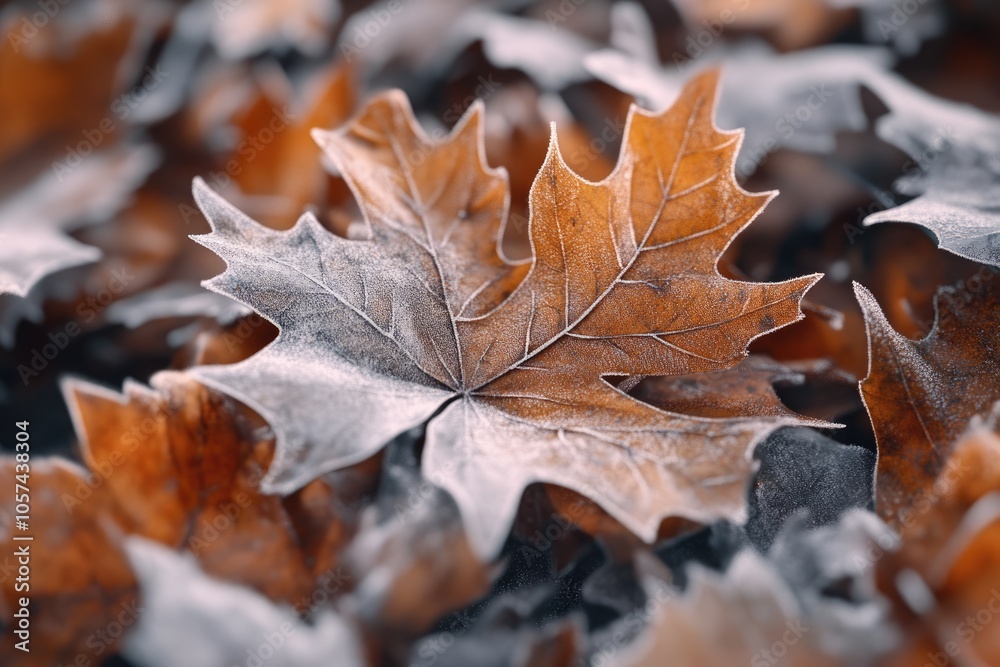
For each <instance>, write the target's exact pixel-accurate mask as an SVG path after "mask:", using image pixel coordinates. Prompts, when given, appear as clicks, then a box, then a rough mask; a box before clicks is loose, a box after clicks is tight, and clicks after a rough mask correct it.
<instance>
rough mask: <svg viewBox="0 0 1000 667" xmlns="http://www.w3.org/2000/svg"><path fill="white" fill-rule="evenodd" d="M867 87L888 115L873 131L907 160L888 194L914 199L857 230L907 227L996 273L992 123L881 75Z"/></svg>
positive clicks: (999, 173) (999, 238)
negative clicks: (883, 225)
mask: <svg viewBox="0 0 1000 667" xmlns="http://www.w3.org/2000/svg"><path fill="white" fill-rule="evenodd" d="M870 85H871V86H872V88H873V89H874V90H875V91H876V93H877V94H878V95H879V97H881V98H882V100H883V101H884V102H885V103H886V105H887V106H888V107H889V109H890V113H889V114H888V115H886V116H884V117H882V118H880V119H879V121H878V125H877V126H876V129H877V131H878V134H879V136H880V137H881V138H882V139H884V140H885V141H887V142H889V143H891V144H893V145H894V146H896V147H898V148H899V149H900V150H902V151H904V152H906V154H907V155H909V156H910V157H911V158H912V160H911V161H909V162H907V163H906V165H904V171H905V172H906V175H905V176H903V177H902V178H900V179H899V180H898V181H897V182H896V183H895V184H894V186H893V187H894V189H896V190H897V191H898V192H901V193H902V194H905V195H911V196H915V197H916V199H913V200H912V201H909V202H906V203H905V204H903V205H901V206H896V207H894V208H890V209H888V210H885V211H878V212H876V213H872V214H871V215H869V216H867V217H866V218H865V220H864V224H865V225H872V224H877V223H880V222H912V223H914V224H918V225H921V226H923V227H926V228H927V229H929V230H931V231H932V232H934V234H935V236H937V238H938V243H939V244H940V246H941V247H942V248H944V249H945V250H948V251H950V252H953V253H955V254H956V255H959V256H960V257H965V258H968V259H972V260H975V261H977V262H983V263H984V264H992V265H994V266H1000V214H998V213H997V210H996V202H997V199H998V198H1000V165H998V164H997V160H996V155H997V154H998V153H1000V117H998V116H996V115H994V114H987V113H984V112H982V111H979V110H978V109H976V108H974V107H971V106H968V105H963V104H957V103H955V102H949V101H946V100H942V99H939V98H937V97H934V96H933V95H929V94H927V93H925V92H924V91H922V90H920V89H919V88H916V87H914V86H912V85H910V84H909V83H907V82H906V81H905V80H903V79H902V78H900V77H898V76H896V75H894V74H891V73H889V72H876V73H874V74H873V75H872V77H871V82H870Z"/></svg>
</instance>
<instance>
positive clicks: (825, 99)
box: [584, 41, 891, 176]
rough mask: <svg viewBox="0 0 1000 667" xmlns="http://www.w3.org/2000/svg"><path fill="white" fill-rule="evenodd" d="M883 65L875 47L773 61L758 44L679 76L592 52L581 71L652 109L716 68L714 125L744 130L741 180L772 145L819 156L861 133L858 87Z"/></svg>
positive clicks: (705, 59) (703, 60)
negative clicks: (841, 138) (840, 136)
mask: <svg viewBox="0 0 1000 667" xmlns="http://www.w3.org/2000/svg"><path fill="white" fill-rule="evenodd" d="M890 62H891V55H890V53H889V52H887V51H886V50H884V49H879V48H874V47H856V46H827V47H821V48H816V49H810V50H806V51H797V52H795V53H791V54H777V53H775V52H774V50H773V49H772V48H771V47H769V46H767V45H766V44H764V43H763V42H754V41H745V42H742V43H740V44H737V45H735V46H732V47H726V48H722V47H717V48H715V49H714V50H711V51H709V52H707V53H706V54H704V55H702V56H701V57H700V58H698V59H697V60H696V61H691V63H690V64H689V65H688V66H687V67H685V68H684V69H680V68H678V67H677V66H675V65H672V64H667V65H663V66H662V67H661V66H660V65H658V64H656V63H652V62H648V61H644V60H639V59H637V58H634V57H631V56H628V55H626V54H625V53H622V52H620V51H614V50H605V51H599V52H596V53H593V54H591V55H589V56H587V58H586V60H585V62H584V64H585V66H586V67H587V69H588V70H589V71H590V72H591V73H592V74H593V75H594V76H595V77H597V78H598V79H601V80H602V81H605V82H606V83H608V84H610V85H612V86H615V87H616V88H618V89H620V90H622V91H624V92H626V93H629V94H631V95H634V96H635V97H636V98H637V99H638V100H640V101H641V102H642V103H643V104H644V105H646V106H649V107H650V108H653V109H662V108H665V107H667V106H669V105H670V104H672V103H673V101H674V100H675V99H677V96H678V95H679V94H680V91H681V88H682V87H683V85H684V82H685V81H686V80H687V79H688V78H689V77H690V76H691V75H692V74H693V73H694V72H697V71H701V70H704V69H708V68H711V67H718V66H721V67H722V90H721V95H720V99H719V112H718V125H719V127H722V128H738V127H742V128H745V129H746V138H745V141H744V144H743V149H742V151H741V152H740V157H739V158H738V160H737V163H736V173H737V174H738V175H740V176H747V175H749V174H750V173H752V172H753V171H754V169H755V168H756V166H757V165H758V164H759V163H760V162H762V161H763V159H764V158H765V157H766V156H767V154H768V153H770V152H774V151H775V150H777V148H778V147H779V146H780V147H783V148H790V149H793V150H799V151H810V152H818V153H826V152H829V151H831V150H833V148H834V147H835V145H836V133H837V132H840V131H845V130H855V131H857V130H862V129H864V128H865V127H866V126H867V123H868V121H867V117H866V116H865V114H864V111H863V109H862V108H861V100H860V89H861V84H862V83H864V82H865V81H866V80H867V79H868V78H869V73H874V72H878V71H880V70H881V69H882V68H884V67H885V66H886V65H888V64H890Z"/></svg>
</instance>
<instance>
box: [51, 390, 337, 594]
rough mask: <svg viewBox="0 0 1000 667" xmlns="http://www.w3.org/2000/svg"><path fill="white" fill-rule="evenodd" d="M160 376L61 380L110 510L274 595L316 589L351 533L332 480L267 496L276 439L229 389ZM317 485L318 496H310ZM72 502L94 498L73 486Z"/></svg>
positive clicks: (130, 530)
mask: <svg viewBox="0 0 1000 667" xmlns="http://www.w3.org/2000/svg"><path fill="white" fill-rule="evenodd" d="M152 384H153V387H152V388H150V387H145V386H142V385H139V384H136V383H132V382H129V383H126V385H125V389H124V393H123V394H118V393H117V392H114V391H110V390H108V389H105V388H103V387H100V386H98V385H94V384H90V383H88V382H84V381H82V380H75V379H73V380H66V381H64V382H63V393H64V394H65V396H66V402H67V404H68V405H69V408H70V413H71V415H72V417H73V422H74V425H75V427H76V430H77V434H78V437H79V439H80V443H81V449H82V454H83V459H84V461H85V462H86V464H87V467H88V468H89V470H90V471H91V473H92V475H93V479H94V486H95V487H96V491H95V492H94V495H96V496H98V497H99V498H100V500H101V502H102V503H104V505H105V506H106V507H107V508H108V509H107V511H106V515H107V516H108V517H114V519H115V521H116V522H117V524H118V525H119V526H120V527H121V530H122V531H123V532H124V533H127V534H130V535H138V536H142V537H146V538H149V539H153V540H156V541H157V542H160V543H163V544H165V545H168V546H170V547H173V548H183V549H187V550H190V551H192V552H193V553H194V554H195V555H197V557H198V559H199V561H200V562H201V564H202V567H204V569H205V570H206V571H207V572H208V573H210V574H215V575H218V576H222V577H225V578H227V579H230V580H233V581H236V582H240V583H243V584H246V585H249V586H252V587H254V588H257V589H258V590H260V591H261V592H263V593H264V594H266V595H267V596H268V597H270V598H272V599H275V600H282V601H286V602H297V601H298V600H299V599H300V598H301V597H303V596H306V595H308V594H310V593H311V591H312V589H313V587H314V586H315V585H316V580H317V577H318V576H319V575H320V574H322V573H323V572H326V571H328V570H331V569H334V568H335V567H336V566H337V564H338V554H339V551H340V546H341V544H342V543H343V542H344V541H345V540H346V538H347V534H348V531H347V526H346V525H345V521H344V520H343V517H341V516H338V514H337V513H336V512H335V511H334V508H335V503H334V502H332V501H333V500H334V499H333V498H332V494H331V493H330V491H329V489H328V488H327V487H326V485H325V484H324V483H323V482H321V481H316V482H313V483H312V484H310V485H308V486H306V487H305V488H303V489H302V490H301V491H300V492H299V493H297V494H295V496H292V497H289V498H284V499H283V498H279V497H277V496H265V495H262V494H261V493H260V489H259V481H260V479H261V478H262V477H263V475H264V470H266V468H267V466H268V464H269V463H270V459H271V449H272V447H271V443H270V442H269V441H268V440H267V439H266V438H265V437H261V436H260V435H259V434H257V433H255V432H254V429H253V427H252V424H251V423H249V422H248V420H247V418H246V416H244V415H241V414H240V413H239V411H238V410H234V409H233V407H232V401H231V399H229V398H228V397H226V396H223V395H221V394H219V393H218V392H215V391H212V390H211V389H209V388H207V387H204V386H203V385H201V384H199V383H197V382H195V381H194V380H192V379H191V378H188V377H187V376H185V375H184V374H183V373H176V372H162V373H159V374H157V375H155V376H154V377H153V381H152ZM313 495H319V496H320V498H319V502H315V501H314V502H312V503H308V502H303V498H311V497H312V496H313ZM324 497H325V498H326V500H325V501H324V500H323V498H324ZM65 502H67V503H68V507H69V508H70V509H71V510H72V509H74V508H75V507H77V506H79V505H82V504H84V503H85V502H90V500H89V499H88V498H87V497H80V495H79V494H77V495H75V496H71V497H68V500H65ZM312 524H317V525H319V526H321V528H317V526H316V525H312ZM300 528H306V529H307V530H306V531H303V530H300ZM303 532H306V533H307V535H308V538H307V537H304V536H303ZM262 565H266V566H265V567H262Z"/></svg>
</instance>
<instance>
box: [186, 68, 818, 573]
mask: <svg viewBox="0 0 1000 667" xmlns="http://www.w3.org/2000/svg"><path fill="white" fill-rule="evenodd" d="M716 87H717V75H716V74H715V73H714V72H713V73H707V74H704V75H702V76H700V77H698V78H697V79H695V80H694V81H693V82H692V83H691V84H690V85H689V86H688V87H687V89H686V90H685V92H684V94H683V95H682V96H681V99H680V100H679V101H678V102H677V104H676V105H675V106H674V107H673V108H672V109H671V110H669V111H667V112H665V113H663V114H660V115H654V114H649V113H646V112H643V111H640V110H637V109H634V108H633V109H632V110H631V112H630V114H629V119H628V125H627V132H626V137H627V140H626V142H625V148H624V150H623V154H622V156H621V157H620V159H619V163H618V166H617V168H616V170H615V171H614V172H613V173H612V174H611V176H609V177H608V178H607V179H605V180H604V181H602V182H600V183H590V182H587V181H585V180H583V179H581V178H580V177H578V176H577V175H575V174H574V173H573V172H571V171H570V170H569V169H568V167H567V166H566V165H565V163H564V162H563V160H562V157H561V156H560V154H559V152H558V148H557V143H556V141H555V139H554V137H553V141H552V142H551V146H550V149H549V153H548V155H547V157H546V159H545V163H544V164H543V165H542V168H541V170H540V172H539V175H538V177H537V179H536V181H535V184H534V186H533V188H532V191H531V200H530V206H531V215H530V220H529V237H530V239H531V244H532V249H533V256H532V258H531V259H530V260H526V261H522V262H512V261H510V260H508V259H507V258H506V257H505V256H504V255H503V253H502V251H501V250H500V248H499V242H500V239H501V238H502V235H503V229H504V219H505V213H506V209H507V203H508V202H507V199H508V194H507V187H506V175H505V173H504V172H503V171H501V170H493V169H489V168H488V167H487V166H485V160H484V158H483V152H482V106H481V105H480V104H477V105H475V106H474V107H473V109H472V110H471V111H470V112H469V113H468V114H467V115H466V116H465V118H464V119H463V120H462V121H461V122H460V123H459V125H458V126H457V127H456V128H455V129H454V130H453V132H452V134H451V136H450V137H448V139H447V140H446V141H443V142H440V143H435V142H432V141H430V140H429V139H428V138H427V137H426V136H425V135H424V134H423V133H422V131H420V129H419V128H418V127H417V126H416V123H415V121H414V120H413V117H412V112H411V111H410V110H409V108H408V105H407V104H406V102H405V98H403V96H402V95H401V94H400V93H398V92H391V93H388V94H386V95H383V96H381V97H379V98H377V99H376V100H374V101H373V102H372V103H371V104H370V105H369V106H368V108H367V109H366V111H365V112H364V113H363V114H362V115H361V116H360V117H359V118H357V119H356V120H355V121H353V122H352V123H351V124H350V125H348V126H347V127H346V128H343V129H341V130H340V131H338V132H335V133H328V132H317V134H316V137H317V140H318V141H319V143H320V144H321V146H322V147H323V148H324V150H325V151H326V153H327V155H328V156H329V157H330V159H331V160H332V161H333V162H334V163H335V165H336V166H337V167H338V169H339V170H340V171H341V173H342V174H343V175H344V177H345V179H346V180H347V181H348V184H349V185H350V186H351V188H352V190H353V192H354V194H355V196H356V198H357V200H358V203H359V205H360V207H361V209H362V212H363V213H364V216H365V219H366V221H367V223H368V227H369V230H370V238H369V239H367V240H346V239H343V238H340V237H335V236H334V235H332V234H330V233H329V232H327V231H326V230H324V229H323V228H322V227H321V226H320V225H319V223H318V222H317V221H316V219H315V218H314V217H313V216H312V215H311V214H307V215H305V216H303V217H302V218H301V219H300V220H299V222H298V223H297V224H296V226H295V227H293V228H292V229H291V230H289V231H287V232H278V231H274V230H269V229H265V228H264V227H262V226H260V225H258V224H257V223H255V222H254V221H252V220H251V219H249V218H248V217H247V216H245V215H243V214H242V213H241V212H240V211H239V210H237V209H235V208H234V207H232V206H231V205H229V204H228V203H227V202H225V201H224V200H223V199H221V198H220V197H219V196H218V195H216V194H215V193H214V192H212V191H211V190H210V189H209V188H208V187H207V186H206V185H205V184H204V183H203V182H201V181H196V183H195V187H194V192H195V198H196V200H197V201H198V204H199V206H200V207H201V209H202V211H203V212H204V213H205V215H206V217H208V219H209V221H210V223H211V225H212V229H213V231H212V233H211V234H208V235H203V236H199V237H194V238H195V239H196V240H197V241H198V242H199V243H201V244H203V245H205V246H207V247H209V248H211V249H212V250H214V251H215V252H216V253H217V254H219V255H220V256H221V257H222V258H223V259H225V260H226V262H227V265H228V269H227V271H226V273H224V274H222V275H221V276H218V277H216V278H214V279H212V280H210V281H208V282H206V283H205V284H206V286H207V287H209V288H210V289H213V290H216V291H219V292H221V293H223V294H226V295H229V296H232V297H233V298H236V299H237V300H240V301H242V302H243V303H246V304H247V305H249V306H250V307H252V308H254V309H255V310H256V311H258V312H259V313H261V314H262V315H263V316H265V317H267V318H268V319H270V320H271V321H272V322H274V323H275V324H277V326H278V327H279V329H280V331H281V333H280V335H279V337H278V339H277V340H276V341H275V342H274V343H273V344H272V345H271V346H269V347H268V348H266V349H265V350H264V351H262V352H261V353H259V354H257V355H255V356H254V357H252V358H251V359H249V360H247V361H245V362H242V363H240V364H236V365H233V366H227V367H211V368H200V369H195V370H194V371H193V372H194V373H195V375H196V376H197V377H199V378H200V379H202V380H203V381H204V382H206V383H208V384H210V385H213V386H215V387H218V388H219V389H221V390H222V391H225V392H227V393H229V394H230V395H232V396H234V397H236V398H238V399H239V400H241V401H244V402H245V403H247V404H248V405H250V406H252V407H253V408H254V409H256V410H257V411H258V412H260V413H261V415H262V416H264V418H265V419H267V420H268V421H269V422H270V423H271V424H272V425H273V426H274V428H275V430H276V433H277V437H278V452H277V455H276V460H275V462H274V464H273V465H272V468H271V470H270V471H269V474H268V478H267V479H266V480H265V482H266V485H267V487H268V488H269V489H271V490H273V491H278V492H288V491H291V490H293V489H295V488H297V487H299V486H301V485H302V484H303V483H305V482H306V481H308V480H310V479H312V478H314V477H315V476H317V475H319V474H321V473H322V472H323V471H326V470H330V469H333V468H336V467H339V466H343V465H347V464H350V463H352V462H356V461H360V460H363V459H365V458H367V457H369V456H371V455H372V454H373V453H374V452H375V451H377V450H378V449H380V448H381V447H382V446H383V445H384V444H385V443H386V442H388V441H389V440H390V439H391V438H392V437H394V436H395V435H397V434H399V433H401V432H403V431H405V430H408V429H410V428H413V427H415V426H419V425H421V424H424V423H425V422H428V420H430V421H429V423H428V425H427V444H426V448H425V451H424V459H423V468H424V472H425V475H426V476H427V477H428V479H430V480H431V481H433V482H434V483H436V484H438V485H440V486H443V487H444V488H445V489H446V490H448V491H449V492H450V493H451V494H452V495H453V496H454V497H455V499H456V501H457V503H458V505H459V508H460V510H461V512H462V515H463V520H464V522H465V526H466V530H467V531H468V532H469V535H470V539H471V541H472V543H473V545H474V547H475V549H476V551H477V552H478V553H480V554H482V555H487V556H492V555H493V554H495V553H496V551H497V550H498V549H499V547H500V546H501V544H502V542H503V539H504V537H505V536H506V534H507V531H508V529H509V527H510V525H511V522H512V520H513V516H514V514H515V512H516V508H517V504H518V500H519V498H520V496H521V493H522V491H523V489H524V488H525V487H526V486H527V485H528V484H530V483H532V482H535V481H544V482H550V483H554V484H558V485H562V486H565V487H568V488H570V489H573V490H576V491H579V492H580V493H583V494H585V495H588V496H590V497H591V498H593V499H595V500H596V501H597V502H599V504H600V505H601V506H603V507H604V508H605V509H606V510H607V511H608V512H610V513H611V514H612V515H613V516H614V517H616V518H617V519H618V520H620V521H621V522H622V523H623V524H624V525H625V526H626V527H628V528H629V529H630V530H632V531H634V532H635V533H636V534H637V535H639V536H640V537H642V538H644V539H646V540H652V539H653V537H654V536H655V534H656V530H657V527H658V525H659V522H660V520H661V518H662V517H664V516H667V515H682V516H686V517H688V518H692V519H695V520H711V519H714V518H717V517H719V516H721V515H731V516H736V517H739V516H741V515H742V514H744V513H745V484H746V480H747V477H748V475H749V474H750V472H751V471H752V468H753V464H752V462H751V460H750V456H749V452H750V450H751V449H752V447H753V445H754V444H755V443H756V442H758V441H759V440H760V439H761V438H762V437H764V436H765V435H766V434H767V433H768V432H770V431H771V430H773V429H775V428H777V427H779V426H781V425H786V424H792V423H812V424H816V423H817V422H814V421H809V420H805V419H802V420H800V419H797V418H794V417H789V416H775V415H773V414H767V415H763V416H761V415H757V414H746V415H742V416H740V417H736V418H710V417H701V416H692V415H687V414H682V413H671V412H667V411H664V410H660V409H658V408H655V407H653V406H650V405H648V404H645V403H642V402H640V401H638V400H636V399H634V398H632V397H630V396H628V395H627V394H625V393H624V392H623V391H621V390H620V389H619V388H617V387H615V386H613V385H612V384H611V383H609V382H608V381H607V378H608V377H610V376H637V375H687V374H692V373H700V372H706V371H714V370H722V369H726V368H729V367H732V366H733V365H735V364H737V363H738V362H739V361H740V360H741V359H742V358H743V357H744V356H745V354H746V345H747V343H748V342H749V341H750V340H752V339H753V338H755V337H757V336H760V335H763V334H765V333H767V332H768V331H771V330H773V329H775V328H778V327H781V326H784V325H786V324H789V323H791V322H793V321H795V320H796V319H798V318H799V317H801V313H800V311H799V302H800V300H801V298H802V295H803V294H804V293H805V291H806V290H807V289H808V288H809V287H810V286H811V285H813V284H814V283H815V282H816V281H817V280H818V279H819V276H818V275H812V276H805V277H802V278H796V279H793V280H788V281H785V282H781V283H748V282H740V281H734V280H727V279H725V278H723V277H722V276H721V275H720V274H719V273H718V271H717V269H716V261H717V259H718V257H719V255H720V254H721V253H722V252H723V251H724V250H725V249H726V247H727V246H728V245H729V243H730V242H731V240H732V238H733V237H734V236H735V235H736V234H737V233H738V232H739V231H740V230H741V229H743V228H744V227H745V226H746V225H748V224H749V223H750V222H751V221H752V220H753V219H754V218H755V217H756V215H757V214H758V213H759V212H760V210H761V209H762V207H763V206H764V205H765V203H766V202H767V201H768V200H769V199H770V198H771V197H772V196H773V193H767V194H762V195H751V194H749V193H746V192H745V191H743V190H742V189H741V188H739V187H738V186H737V185H736V183H735V181H734V179H733V175H732V170H733V160H734V158H735V155H736V152H737V150H738V148H739V143H740V133H739V132H721V131H719V130H718V129H716V128H715V126H714V124H713V123H712V111H713V108H714V100H715V90H716ZM432 417H433V419H432Z"/></svg>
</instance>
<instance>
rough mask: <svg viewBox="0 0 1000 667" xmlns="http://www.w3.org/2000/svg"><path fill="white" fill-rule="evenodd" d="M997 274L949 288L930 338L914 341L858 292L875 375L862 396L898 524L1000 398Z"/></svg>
mask: <svg viewBox="0 0 1000 667" xmlns="http://www.w3.org/2000/svg"><path fill="white" fill-rule="evenodd" d="M997 283H1000V281H998V280H997V279H996V277H994V276H992V274H990V275H989V277H988V279H984V280H980V281H978V282H977V283H975V284H971V283H970V284H969V285H964V286H963V289H961V290H959V289H955V288H942V289H941V290H940V291H939V292H938V296H937V301H936V302H937V321H936V322H935V325H934V329H933V330H932V331H931V333H930V334H929V335H928V336H927V337H926V338H924V339H923V340H920V341H912V340H910V339H908V338H906V337H905V336H903V335H901V334H899V333H898V332H896V331H895V330H894V329H893V328H892V327H891V326H890V325H889V323H888V322H887V321H886V319H885V316H884V315H883V314H882V311H881V309H880V308H879V306H878V303H877V302H876V301H875V298H874V297H873V296H872V295H871V293H870V292H869V291H868V290H866V289H865V288H864V287H861V286H860V285H857V284H855V288H854V290H855V294H856V295H857V299H858V301H859V303H860V304H861V308H862V310H863V311H864V314H865V321H866V323H867V326H868V341H869V343H868V345H869V350H870V352H869V357H870V359H869V372H868V377H867V378H865V380H864V381H862V382H861V384H860V387H861V394H862V398H863V399H864V402H865V405H866V407H867V409H868V414H869V416H870V418H871V421H872V426H873V428H874V429H875V437H876V440H877V443H878V452H879V458H878V470H877V475H878V477H877V485H876V499H877V503H878V509H879V513H880V514H881V515H882V517H883V519H885V521H886V522H887V523H889V524H890V525H892V526H894V527H899V525H900V524H901V522H902V521H904V512H905V511H906V508H907V507H909V505H910V504H911V502H912V499H913V498H914V497H916V496H918V495H919V494H920V493H922V492H923V491H924V489H926V488H928V487H930V486H931V484H933V482H934V480H935V479H936V478H937V476H938V474H939V473H940V472H941V470H942V468H943V466H944V462H945V461H946V460H947V459H948V456H949V454H950V452H951V446H952V443H953V442H955V441H956V440H957V438H958V437H959V436H960V435H961V434H962V433H963V432H964V430H965V428H966V426H967V424H968V423H969V421H970V419H971V418H972V417H973V416H975V415H983V414H986V413H988V411H989V410H990V409H991V407H992V405H993V403H994V402H995V401H997V400H1000V328H998V327H997V324H996V322H997V318H998V316H1000V303H998V300H997V294H998V291H997Z"/></svg>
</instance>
